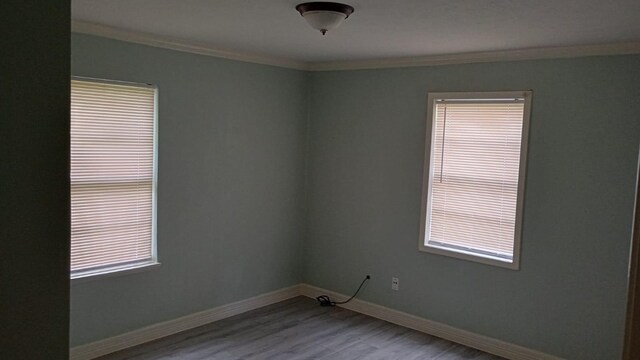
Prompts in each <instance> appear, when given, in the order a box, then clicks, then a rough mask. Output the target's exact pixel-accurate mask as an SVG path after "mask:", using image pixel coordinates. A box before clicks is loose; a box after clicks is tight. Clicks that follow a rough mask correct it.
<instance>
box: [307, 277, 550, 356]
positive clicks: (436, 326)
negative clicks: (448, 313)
mask: <svg viewBox="0 0 640 360" xmlns="http://www.w3.org/2000/svg"><path fill="white" fill-rule="evenodd" d="M300 292H301V295H304V296H307V297H310V298H315V297H316V296H318V295H323V294H324V295H329V296H330V297H331V298H332V299H333V300H334V301H344V300H346V299H347V298H348V296H346V295H343V294H339V293H336V292H333V291H330V290H326V289H322V288H318V287H315V286H311V285H308V284H301V285H300ZM340 306H341V307H344V308H345V309H349V310H353V311H355V312H359V313H361V314H365V315H369V316H371V317H375V318H378V319H382V320H385V321H388V322H390V323H394V324H398V325H400V326H404V327H407V328H410V329H414V330H417V331H420V332H423V333H426V334H429V335H433V336H437V337H440V338H443V339H446V340H449V341H453V342H456V343H458V344H462V345H466V346H469V347H472V348H475V349H479V350H482V351H485V352H488V353H491V354H494V355H498V356H502V357H505V358H507V359H511V360H562V358H559V357H556V356H553V355H549V354H545V353H542V352H539V351H536V350H532V349H529V348H526V347H523V346H519V345H515V344H511V343H508V342H506V341H502V340H497V339H494V338H490V337H488V336H484V335H479V334H476V333H473V332H470V331H466V330H461V329H458V328H455V327H453V326H449V325H445V324H442V323H439V322H435V321H431V320H427V319H424V318H421V317H417V316H414V315H411V314H407V313H405V312H402V311H398V310H394V309H390V308H388V307H384V306H380V305H376V304H373V303H370V302H367V301H363V300H359V299H353V300H352V301H350V302H349V303H348V304H344V305H340Z"/></svg>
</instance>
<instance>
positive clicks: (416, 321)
mask: <svg viewBox="0 0 640 360" xmlns="http://www.w3.org/2000/svg"><path fill="white" fill-rule="evenodd" d="M322 294H325V295H329V296H330V297H331V298H333V299H334V300H338V301H341V300H346V299H347V298H348V296H346V295H343V294H339V293H336V292H333V291H330V290H326V289H322V288H318V287H315V286H311V285H308V284H298V285H294V286H291V287H288V288H284V289H280V290H276V291H273V292H269V293H266V294H262V295H258V296H256V297H252V298H249V299H245V300H240V301H236V302H234V303H231V304H227V305H222V306H218V307H216V308H213V309H209V310H205V311H201V312H197V313H194V314H191V315H187V316H183V317H180V318H177V319H173V320H169V321H165V322H161V323H158V324H154V325H150V326H147V327H144V328H141V329H137V330H134V331H131V332H128V333H125V334H121V335H117V336H114V337H110V338H107V339H104V340H99V341H96V342H92V343H89V344H85V345H80V346H76V347H73V348H71V351H70V359H71V360H90V359H95V358H97V357H100V356H103V355H107V354H110V353H112V352H116V351H119V350H123V349H126V348H129V347H132V346H136V345H140V344H143V343H146V342H149V341H153V340H157V339H160V338H163V337H165V336H169V335H173V334H176V333H179V332H181V331H185V330H189V329H193V328H196V327H198V326H202V325H206V324H209V323H211V322H214V321H217V320H221V319H224V318H228V317H231V316H234V315H238V314H241V313H244V312H247V311H250V310H254V309H257V308H260V307H263V306H267V305H271V304H275V303H277V302H280V301H283V300H287V299H290V298H293V297H296V296H299V295H303V296H307V297H310V298H315V297H316V296H318V295H322ZM340 306H341V307H344V308H345V309H349V310H353V311H356V312H359V313H362V314H365V315H369V316H372V317H375V318H378V319H382V320H385V321H388V322H390V323H394V324H398V325H400V326H404V327H407V328H410V329H414V330H417V331H420V332H423V333H426V334H430V335H434V336H437V337H440V338H443V339H446V340H450V341H453V342H456V343H458V344H462V345H466V346H469V347H472V348H476V349H479V350H482V351H485V352H488V353H491V354H495V355H498V356H502V357H505V358H507V359H511V360H562V359H561V358H559V357H556V356H553V355H549V354H545V353H542V352H539V351H536V350H532V349H529V348H526V347H523V346H519V345H515V344H511V343H508V342H505V341H502V340H497V339H494V338H490V337H487V336H484V335H479V334H476V333H473V332H470V331H466V330H461V329H458V328H455V327H452V326H449V325H445V324H442V323H438V322H435V321H431V320H427V319H424V318H421V317H417V316H415V315H411V314H407V313H404V312H401V311H398V310H394V309H391V308H388V307H384V306H380V305H377V304H374V303H370V302H367V301H363V300H359V299H353V300H352V301H351V302H349V303H348V304H344V305H340Z"/></svg>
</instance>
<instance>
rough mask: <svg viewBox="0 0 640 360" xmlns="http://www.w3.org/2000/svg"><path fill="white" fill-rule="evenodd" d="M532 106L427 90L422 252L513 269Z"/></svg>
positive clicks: (508, 96)
mask: <svg viewBox="0 0 640 360" xmlns="http://www.w3.org/2000/svg"><path fill="white" fill-rule="evenodd" d="M530 104H531V92H529V91H520V92H486V93H431V94H429V98H428V110H427V111H428V112H427V141H426V147H425V149H426V155H425V169H424V180H423V184H424V185H423V206H422V223H421V236H420V246H419V247H420V250H422V251H426V252H430V253H435V254H441V255H448V256H453V257H457V258H461V259H467V260H472V261H477V262H482V263H487V264H493V265H498V266H503V267H507V268H512V269H518V267H519V255H520V234H521V225H522V208H523V195H524V180H525V169H526V157H527V138H528V128H529V111H530V110H529V109H530Z"/></svg>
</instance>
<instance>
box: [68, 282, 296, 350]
mask: <svg viewBox="0 0 640 360" xmlns="http://www.w3.org/2000/svg"><path fill="white" fill-rule="evenodd" d="M299 295H300V285H294V286H291V287H288V288H284V289H280V290H276V291H273V292H269V293H266V294H262V295H258V296H256V297H252V298H249V299H245V300H240V301H236V302H234V303H231V304H227V305H222V306H218V307H216V308H213V309H209V310H205V311H201V312H197V313H194V314H191V315H187V316H183V317H180V318H177V319H173V320H169V321H165V322H161V323H158V324H154V325H151V326H147V327H143V328H141V329H137V330H134V331H131V332H128V333H125V334H121V335H117V336H114V337H110V338H107V339H104V340H99V341H96V342H92V343H89V344H85V345H80V346H76V347H73V348H71V351H70V359H71V360H89V359H95V358H97V357H99V356H103V355H107V354H110V353H112V352H115V351H119V350H123V349H126V348H129V347H132V346H136V345H140V344H143V343H146V342H149V341H153V340H157V339H160V338H163V337H165V336H169V335H173V334H176V333H179V332H181V331H185V330H189V329H193V328H196V327H198V326H202V325H206V324H208V323H211V322H214V321H217V320H221V319H224V318H228V317H230V316H234V315H238V314H241V313H243V312H247V311H250V310H254V309H257V308H261V307H263V306H267V305H271V304H275V303H277V302H280V301H283V300H286V299H290V298H292V297H296V296H299Z"/></svg>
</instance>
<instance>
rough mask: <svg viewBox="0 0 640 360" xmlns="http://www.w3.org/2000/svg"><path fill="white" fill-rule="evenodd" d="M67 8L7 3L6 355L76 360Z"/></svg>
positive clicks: (0, 305) (2, 351) (0, 119)
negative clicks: (72, 349)
mask: <svg viewBox="0 0 640 360" xmlns="http://www.w3.org/2000/svg"><path fill="white" fill-rule="evenodd" d="M70 12H71V10H70V2H69V1H68V0H62V1H50V2H42V1H33V0H26V1H25V0H8V1H2V2H0V14H11V16H2V18H3V19H2V22H0V29H2V34H4V36H3V40H2V54H1V55H0V74H2V75H1V77H0V78H1V80H0V94H1V95H2V96H1V100H0V211H1V213H2V215H1V216H0V219H1V220H0V257H1V260H0V334H2V335H1V336H0V358H1V359H25V360H30V359H54V360H55V359H60V360H62V359H65V360H66V359H68V358H69V57H70V50H69V36H70V34H69V27H70V16H71V15H70ZM42 54H46V56H43V55H42Z"/></svg>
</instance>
